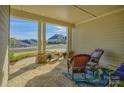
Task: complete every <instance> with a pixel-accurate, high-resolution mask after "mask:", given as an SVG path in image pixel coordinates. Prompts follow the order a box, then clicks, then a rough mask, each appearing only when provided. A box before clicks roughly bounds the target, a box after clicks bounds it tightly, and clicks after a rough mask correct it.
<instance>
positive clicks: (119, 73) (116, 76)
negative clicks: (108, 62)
mask: <svg viewBox="0 0 124 93" xmlns="http://www.w3.org/2000/svg"><path fill="white" fill-rule="evenodd" d="M119 80H121V81H123V80H124V63H122V64H121V65H120V66H119V67H117V69H116V70H115V71H113V72H112V73H111V74H110V86H111V87H114V86H119V83H118V82H119Z"/></svg>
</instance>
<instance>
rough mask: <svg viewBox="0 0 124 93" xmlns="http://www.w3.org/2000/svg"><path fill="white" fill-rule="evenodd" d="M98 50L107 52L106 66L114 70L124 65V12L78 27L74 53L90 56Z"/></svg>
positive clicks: (103, 62) (74, 35)
mask: <svg viewBox="0 0 124 93" xmlns="http://www.w3.org/2000/svg"><path fill="white" fill-rule="evenodd" d="M96 48H101V49H103V50H104V51H105V53H104V55H103V56H102V58H101V60H100V63H102V64H104V66H108V67H111V68H112V69H114V68H116V66H118V65H120V64H121V63H124V10H122V11H120V12H117V13H114V14H111V15H108V16H104V17H101V18H99V19H95V20H92V21H89V22H86V23H82V24H79V25H77V26H76V29H75V31H73V51H75V52H76V53H83V54H84V53H88V54H90V53H91V52H92V51H93V50H94V49H96Z"/></svg>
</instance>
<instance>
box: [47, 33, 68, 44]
mask: <svg viewBox="0 0 124 93" xmlns="http://www.w3.org/2000/svg"><path fill="white" fill-rule="evenodd" d="M47 43H48V44H65V43H66V36H64V35H61V34H55V35H54V36H52V37H50V38H49V39H48V40H47Z"/></svg>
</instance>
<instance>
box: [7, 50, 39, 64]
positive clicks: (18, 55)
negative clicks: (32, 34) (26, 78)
mask: <svg viewBox="0 0 124 93" xmlns="http://www.w3.org/2000/svg"><path fill="white" fill-rule="evenodd" d="M36 55H37V52H24V53H15V54H10V55H9V61H10V62H16V61H18V60H21V59H24V58H27V57H33V56H36Z"/></svg>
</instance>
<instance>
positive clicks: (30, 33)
mask: <svg viewBox="0 0 124 93" xmlns="http://www.w3.org/2000/svg"><path fill="white" fill-rule="evenodd" d="M37 31H38V24H37V22H35V21H29V20H24V19H19V18H14V17H11V18H10V37H11V38H16V39H22V40H23V39H37ZM54 34H62V35H64V36H66V27H62V26H59V25H53V24H50V23H47V24H46V39H48V38H50V37H51V36H53V35H54Z"/></svg>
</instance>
